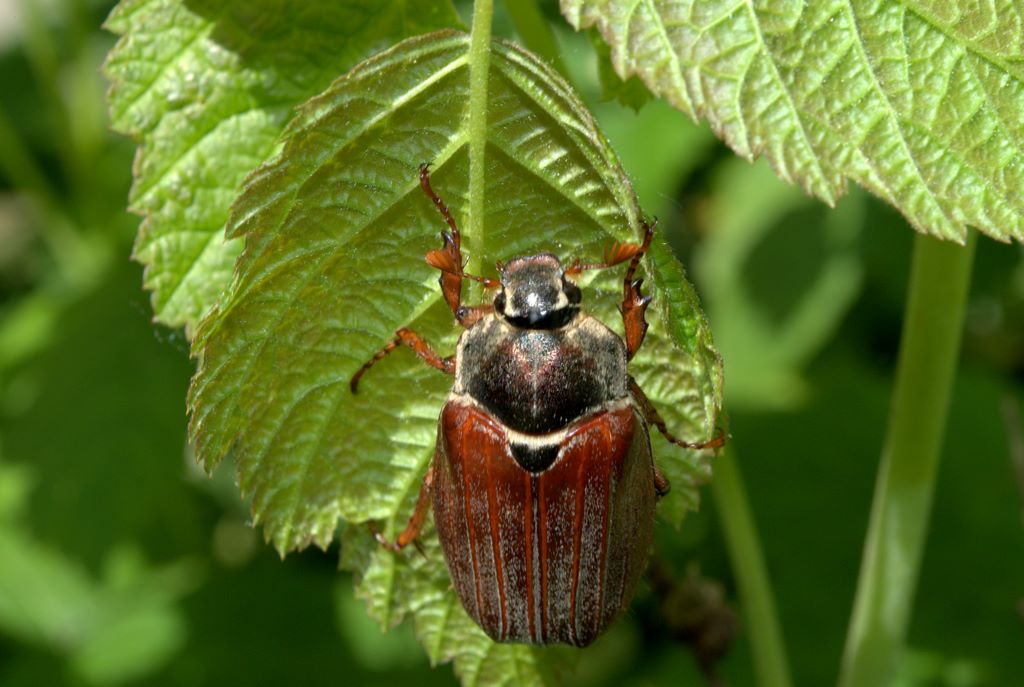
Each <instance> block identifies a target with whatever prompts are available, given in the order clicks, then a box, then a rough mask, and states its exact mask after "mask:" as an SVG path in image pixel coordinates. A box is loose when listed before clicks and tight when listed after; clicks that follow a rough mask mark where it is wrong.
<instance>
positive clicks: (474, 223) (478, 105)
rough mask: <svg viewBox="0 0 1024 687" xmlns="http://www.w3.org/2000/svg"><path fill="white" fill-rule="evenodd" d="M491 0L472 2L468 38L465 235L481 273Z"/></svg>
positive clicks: (470, 268) (470, 265) (472, 264)
mask: <svg viewBox="0 0 1024 687" xmlns="http://www.w3.org/2000/svg"><path fill="white" fill-rule="evenodd" d="M493 14H494V3H493V2H492V0H476V1H475V2H474V3H473V28H472V33H471V34H470V39H469V120H468V129H469V203H468V205H469V224H468V231H467V232H465V238H466V243H467V246H466V253H467V258H468V259H467V262H466V271H467V272H469V273H471V274H479V273H480V265H481V259H480V257H481V254H482V253H483V248H484V246H483V243H484V207H485V203H484V189H485V183H486V177H485V174H486V170H485V162H486V159H485V153H486V148H487V75H488V72H489V70H490V61H491V17H492V15H493Z"/></svg>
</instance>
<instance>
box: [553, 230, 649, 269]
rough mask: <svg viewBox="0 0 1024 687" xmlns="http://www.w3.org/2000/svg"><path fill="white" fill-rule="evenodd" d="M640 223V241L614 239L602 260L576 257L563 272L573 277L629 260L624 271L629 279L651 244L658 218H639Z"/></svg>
mask: <svg viewBox="0 0 1024 687" xmlns="http://www.w3.org/2000/svg"><path fill="white" fill-rule="evenodd" d="M640 223H641V224H642V225H643V228H644V238H643V242H642V243H640V244H636V243H622V242H620V241H616V242H615V243H613V244H612V245H611V246H610V247H608V248H605V250H604V255H603V256H602V257H603V258H604V260H603V261H602V262H592V263H582V262H580V259H579V258H576V259H575V260H573V261H572V264H571V265H569V266H568V267H567V268H566V269H565V273H566V274H567V275H569V276H571V277H574V276H576V275H578V274H580V273H581V272H584V271H586V270H603V269H607V268H609V267H615V266H616V265H621V264H622V263H624V262H626V261H627V260H630V261H631V262H630V263H629V269H628V270H627V271H626V281H631V280H632V279H633V273H634V272H636V268H637V267H638V266H639V265H640V258H642V257H643V256H644V254H645V253H646V252H647V249H648V248H650V246H651V238H652V237H653V236H654V228H655V227H656V226H658V218H657V217H655V218H653V219H652V220H651V221H650V222H648V221H647V220H646V219H641V220H640Z"/></svg>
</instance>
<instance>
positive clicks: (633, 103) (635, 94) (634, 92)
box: [587, 30, 652, 112]
mask: <svg viewBox="0 0 1024 687" xmlns="http://www.w3.org/2000/svg"><path fill="white" fill-rule="evenodd" d="M587 38H588V39H589V40H590V44H591V45H592V46H594V51H595V52H596V53H597V76H598V79H599V80H600V82H601V98H602V99H603V100H615V101H617V102H618V103H619V104H620V105H625V106H626V107H629V108H632V109H633V111H634V112H639V111H640V110H641V109H642V108H643V106H644V105H646V104H647V103H648V102H649V101H650V99H651V97H652V96H651V92H650V91H649V90H647V86H645V85H644V83H643V81H641V80H640V79H638V78H636V77H635V76H631V77H629V78H628V79H621V78H619V75H618V74H616V73H615V67H614V66H612V61H611V50H610V49H609V48H608V44H607V43H605V42H604V40H603V39H602V38H601V34H599V33H598V32H597V31H594V30H591V31H588V32H587Z"/></svg>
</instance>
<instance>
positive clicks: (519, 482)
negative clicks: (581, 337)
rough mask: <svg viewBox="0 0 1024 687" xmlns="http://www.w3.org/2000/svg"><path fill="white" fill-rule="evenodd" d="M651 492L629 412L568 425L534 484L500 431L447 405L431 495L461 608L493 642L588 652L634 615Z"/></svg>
mask: <svg viewBox="0 0 1024 687" xmlns="http://www.w3.org/2000/svg"><path fill="white" fill-rule="evenodd" d="M653 484H654V464H653V462H652V459H651V450H650V444H649V438H648V433H647V426H646V424H645V422H644V421H643V420H642V419H641V417H640V415H639V414H638V412H637V410H636V409H634V407H633V405H632V403H631V402H627V403H622V404H619V407H617V408H615V409H610V410H604V411H600V412H597V413H594V414H592V415H589V416H585V417H583V418H581V419H579V420H577V421H575V422H574V423H572V424H571V425H569V427H568V428H567V429H566V430H565V432H564V435H562V437H561V439H560V441H559V442H558V452H557V457H556V458H555V459H554V462H553V463H552V464H551V465H550V466H549V467H547V468H546V469H545V470H543V471H541V472H530V471H527V470H525V469H524V468H523V467H521V466H520V464H519V462H517V461H516V459H515V457H514V456H513V454H512V447H511V445H510V441H509V431H508V429H507V428H506V427H505V426H504V425H503V424H502V423H500V422H498V421H497V420H496V419H495V418H494V417H493V416H491V415H490V414H489V413H488V412H487V411H486V410H483V409H481V408H480V407H479V406H476V405H474V404H472V403H467V402H465V401H463V400H460V399H458V398H450V399H449V401H448V403H447V404H446V405H445V407H444V409H443V411H442V413H441V418H440V423H439V428H438V442H437V450H436V453H435V456H434V465H433V484H432V485H431V492H432V500H433V507H434V520H435V524H436V526H437V529H438V535H439V538H440V540H441V544H442V548H443V550H444V555H445V559H446V561H447V563H448V569H449V571H450V573H451V578H452V584H453V586H454V588H455V591H456V592H457V593H458V595H459V599H460V600H461V602H462V605H463V606H464V607H465V609H466V611H467V612H468V613H469V615H470V616H471V617H472V618H473V619H474V620H475V621H476V622H477V623H478V624H479V625H480V627H482V628H483V630H484V631H485V632H486V633H487V634H488V635H489V636H490V637H491V638H493V639H495V640H496V641H512V642H527V643H531V644H552V643H563V644H571V645H574V646H586V645H588V644H590V643H591V642H592V641H593V640H594V639H595V638H597V637H598V636H599V635H600V634H601V633H602V632H603V631H604V630H605V629H606V628H607V627H608V625H610V624H611V623H612V622H613V621H614V620H615V619H616V618H617V617H618V616H619V615H620V614H621V613H622V611H623V610H624V609H625V608H626V607H627V606H628V605H629V602H630V600H631V599H632V596H633V592H634V590H635V588H636V585H637V582H638V581H639V579H640V576H641V574H642V572H643V570H644V567H645V565H646V559H647V555H648V549H649V548H650V541H651V535H652V530H653V525H654V506H655V489H654V488H653V486H652V485H653Z"/></svg>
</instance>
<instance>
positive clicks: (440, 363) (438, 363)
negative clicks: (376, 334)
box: [349, 327, 455, 393]
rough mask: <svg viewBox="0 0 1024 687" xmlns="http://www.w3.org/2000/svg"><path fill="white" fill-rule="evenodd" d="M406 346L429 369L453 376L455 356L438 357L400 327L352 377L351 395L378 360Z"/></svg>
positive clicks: (424, 344)
mask: <svg viewBox="0 0 1024 687" xmlns="http://www.w3.org/2000/svg"><path fill="white" fill-rule="evenodd" d="M403 344H404V345H406V346H408V347H409V348H411V349H412V350H413V351H415V352H416V355H418V356H419V357H420V359H421V360H422V361H423V362H425V363H426V364H427V365H430V366H431V367H434V368H437V369H438V370H441V371H442V372H447V373H448V374H455V356H454V355H452V356H448V357H447V358H442V357H441V356H439V355H438V354H437V353H436V352H435V351H434V349H433V348H431V347H430V344H428V343H427V342H426V341H424V340H423V339H421V338H420V335H419V334H417V333H416V332H414V331H413V330H411V329H406V328H405V327H402V328H401V329H399V330H398V331H397V332H395V338H394V339H392V340H391V341H389V342H388V343H387V345H386V346H384V348H382V349H380V350H379V351H377V352H376V353H374V354H373V357H372V358H370V359H369V360H367V361H366V363H365V364H364V365H363V366H362V367H360V368H359V369H358V370H357V371H356V373H355V374H354V375H352V381H350V382H349V388H350V389H352V393H356V391H357V390H358V388H359V380H360V379H361V378H362V376H363V375H364V374H366V371H367V370H369V369H370V368H371V367H373V366H374V365H376V364H377V363H378V362H380V360H381V359H382V358H383V357H384V356H386V355H387V354H388V353H390V352H391V351H393V350H395V349H396V348H398V347H399V346H401V345H403Z"/></svg>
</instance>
